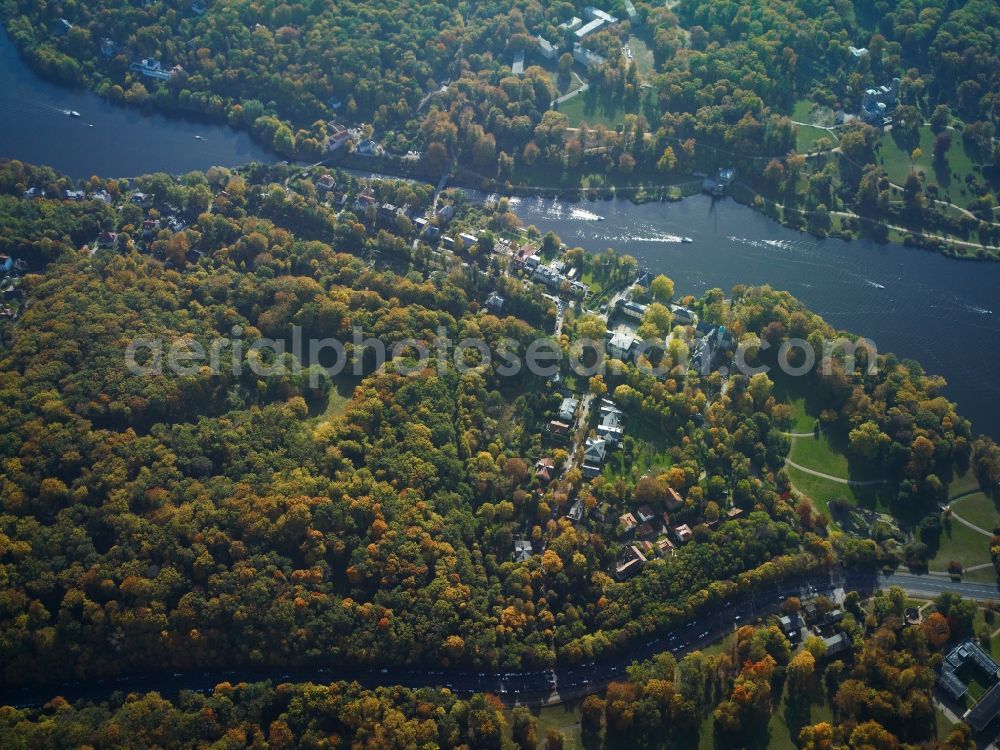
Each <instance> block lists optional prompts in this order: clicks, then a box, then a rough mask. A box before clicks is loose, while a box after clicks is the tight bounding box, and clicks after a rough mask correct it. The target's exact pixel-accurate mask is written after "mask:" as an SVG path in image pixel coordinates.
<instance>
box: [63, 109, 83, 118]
mask: <svg viewBox="0 0 1000 750" xmlns="http://www.w3.org/2000/svg"><path fill="white" fill-rule="evenodd" d="M66 114H67V115H69V116H70V117H79V116H80V113H79V112H77V111H76V110H75V109H68V110H66Z"/></svg>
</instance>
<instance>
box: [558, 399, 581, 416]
mask: <svg viewBox="0 0 1000 750" xmlns="http://www.w3.org/2000/svg"><path fill="white" fill-rule="evenodd" d="M579 406H580V402H579V401H578V400H577V399H575V398H570V397H567V398H564V399H563V400H562V403H561V404H559V419H561V420H562V421H563V422H572V421H573V418H574V417H575V416H576V410H577V407H579Z"/></svg>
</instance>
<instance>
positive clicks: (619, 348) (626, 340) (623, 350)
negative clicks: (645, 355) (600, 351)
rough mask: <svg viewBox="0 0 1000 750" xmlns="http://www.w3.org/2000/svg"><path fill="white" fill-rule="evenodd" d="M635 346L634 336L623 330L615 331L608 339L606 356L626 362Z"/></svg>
mask: <svg viewBox="0 0 1000 750" xmlns="http://www.w3.org/2000/svg"><path fill="white" fill-rule="evenodd" d="M634 348H635V338H633V337H632V336H630V335H629V334H627V333H625V332H624V331H615V332H614V333H613V334H611V339H610V340H609V341H608V356H609V357H611V358H612V359H620V360H621V361H622V362H627V361H628V360H629V359H630V358H631V356H632V350H633V349H634Z"/></svg>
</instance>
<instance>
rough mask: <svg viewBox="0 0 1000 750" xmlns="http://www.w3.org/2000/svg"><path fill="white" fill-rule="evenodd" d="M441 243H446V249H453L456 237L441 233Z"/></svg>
mask: <svg viewBox="0 0 1000 750" xmlns="http://www.w3.org/2000/svg"><path fill="white" fill-rule="evenodd" d="M441 244H442V245H444V247H445V249H446V250H451V249H453V248H454V247H455V238H454V237H449V236H448V235H446V234H443V235H441Z"/></svg>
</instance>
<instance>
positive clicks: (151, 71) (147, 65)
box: [129, 57, 177, 81]
mask: <svg viewBox="0 0 1000 750" xmlns="http://www.w3.org/2000/svg"><path fill="white" fill-rule="evenodd" d="M129 70H131V71H132V72H133V73H139V74H140V75H143V76H145V77H146V78H154V79H156V80H158V81H169V80H170V77H171V76H172V75H174V73H175V72H177V68H176V67H175V68H173V69H172V70H167V69H166V68H164V67H163V65H162V63H160V61H159V60H156V59H154V58H152V57H146V58H143V59H142V60H140V61H139V62H134V63H132V64H131V65H129Z"/></svg>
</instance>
